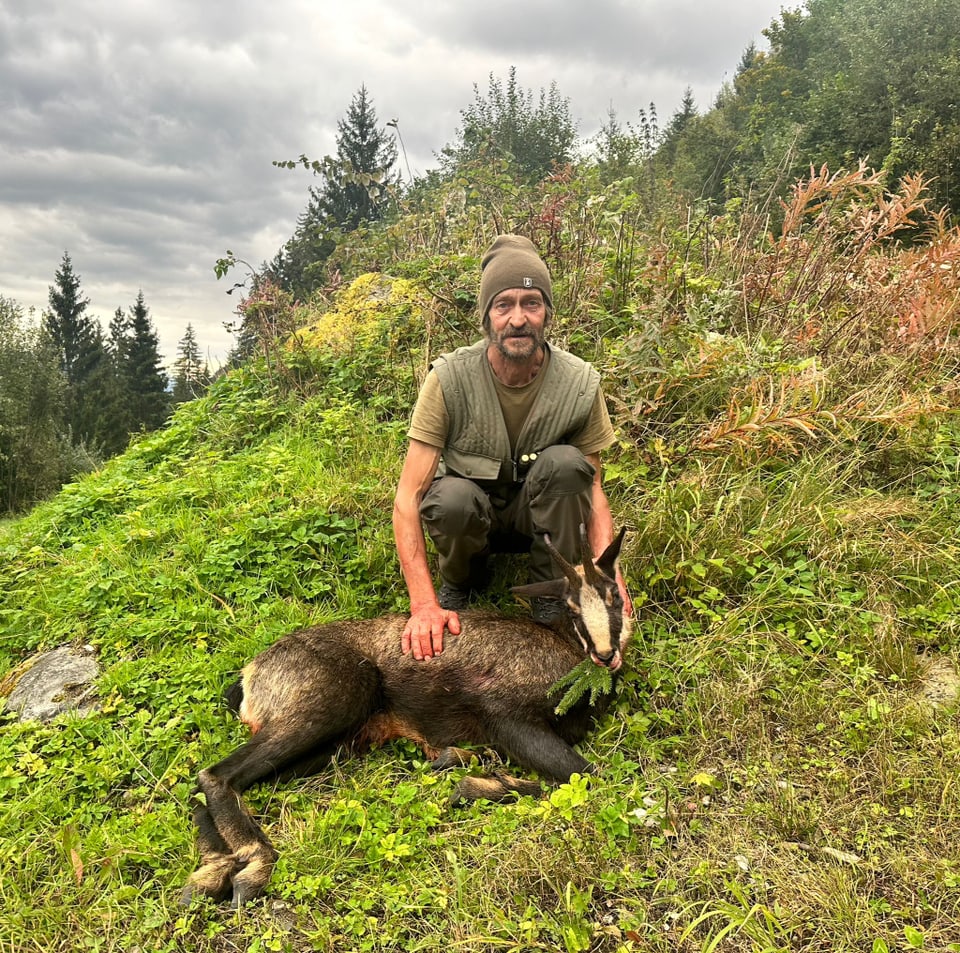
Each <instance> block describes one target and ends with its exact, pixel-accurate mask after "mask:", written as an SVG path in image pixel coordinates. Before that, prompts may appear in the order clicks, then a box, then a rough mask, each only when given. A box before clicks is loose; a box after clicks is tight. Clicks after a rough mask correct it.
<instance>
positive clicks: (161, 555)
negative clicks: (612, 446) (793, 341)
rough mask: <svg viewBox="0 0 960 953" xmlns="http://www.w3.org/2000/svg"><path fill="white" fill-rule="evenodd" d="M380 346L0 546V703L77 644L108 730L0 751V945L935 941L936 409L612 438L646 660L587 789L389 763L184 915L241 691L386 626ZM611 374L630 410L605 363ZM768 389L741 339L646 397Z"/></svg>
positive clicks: (233, 408)
mask: <svg viewBox="0 0 960 953" xmlns="http://www.w3.org/2000/svg"><path fill="white" fill-rule="evenodd" d="M411 320H412V319H411ZM413 323H414V324H415V322H413ZM390 324H391V327H393V326H394V325H395V321H393V319H391V322H390ZM377 326H378V325H376V322H374V324H373V325H371V327H373V328H374V329H375V328H376V327H377ZM377 340H378V339H377V338H376V335H373V337H370V338H365V339H363V340H362V341H361V342H360V343H361V348H360V350H358V351H353V352H350V351H349V350H348V352H347V354H346V356H344V352H343V351H342V350H341V351H339V352H337V354H336V355H335V356H334V357H330V356H329V355H326V356H325V355H323V354H321V355H320V356H319V357H315V358H311V360H312V361H313V364H312V366H311V367H310V368H309V369H305V367H304V365H303V363H302V360H303V356H302V355H300V356H298V358H297V360H298V361H300V362H301V363H299V364H297V373H287V372H286V371H284V370H283V369H282V368H281V366H280V364H279V363H278V358H277V356H276V355H274V356H273V359H272V361H271V363H270V364H269V366H268V365H260V366H259V367H258V368H255V369H250V370H246V371H244V372H241V373H237V374H234V375H232V376H230V377H228V378H226V379H223V380H221V381H219V382H218V383H217V384H216V385H215V387H214V388H213V391H212V393H211V394H210V396H208V397H205V398H203V399H202V400H199V401H197V402H195V403H193V404H191V405H188V406H185V407H184V408H182V409H181V410H180V412H179V413H178V415H177V417H176V418H175V420H174V422H173V423H172V425H171V426H170V427H169V428H168V429H167V430H165V431H164V432H162V433H160V434H156V435H152V436H149V437H146V438H144V439H142V440H140V441H139V442H138V443H137V444H136V445H135V446H134V447H133V448H132V449H131V450H130V451H129V452H128V453H126V454H125V455H124V456H123V457H121V458H119V459H117V460H115V461H112V462H111V463H110V464H108V465H107V466H106V467H105V468H104V469H103V471H102V472H100V473H98V474H95V475H92V476H90V477H88V478H86V479H84V480H83V481H81V482H80V483H78V484H76V485H74V486H71V487H68V488H66V489H65V490H64V491H63V492H62V493H61V494H60V495H59V496H58V497H57V498H56V499H55V500H53V501H52V502H50V503H48V504H46V505H44V506H41V507H39V508H38V509H37V510H35V511H34V512H33V513H32V514H31V515H29V516H28V517H26V518H25V519H23V520H21V521H19V522H17V523H15V524H13V525H8V526H5V527H4V528H3V531H2V535H0V645H2V651H3V654H2V656H0V676H2V675H3V674H4V673H5V672H6V671H7V670H9V669H11V668H13V667H14V666H15V665H16V664H17V663H18V662H19V661H20V660H21V658H23V657H25V656H27V655H28V654H29V653H30V652H31V651H33V650H35V649H38V648H46V647H52V646H55V645H59V644H62V643H64V642H72V641H83V642H90V643H92V644H94V645H95V646H96V647H97V648H98V650H99V653H100V659H101V662H102V664H103V666H104V675H103V678H102V679H101V691H102V694H103V696H104V698H105V706H104V708H103V710H102V711H101V712H100V713H99V714H97V715H95V716H94V717H92V718H88V719H84V720H72V719H69V718H68V719H66V720H64V721H62V722H60V723H58V724H56V725H50V726H38V725H33V724H29V725H20V724H16V723H14V722H13V721H12V720H7V721H6V722H5V723H4V724H3V726H2V733H0V869H2V872H3V874H2V879H0V951H3V953H7V951H18V953H19V951H27V950H44V951H54V950H71V951H73V950H78V949H96V950H125V951H130V950H132V949H135V948H139V949H142V950H162V949H171V950H179V949H191V950H201V951H202V950H211V951H224V950H234V949H249V950H287V949H290V950H301V949H321V950H323V949H330V950H338V951H339V950H353V949H358V950H359V949H423V950H428V949H438V948H448V947H453V948H456V949H463V950H494V949H514V950H534V949H544V950H556V949H566V950H570V951H577V950H620V949H623V950H629V949H637V950H641V949H642V950H663V951H667V950H700V949H732V950H801V949H802V950H822V951H827V950H864V949H873V950H875V951H877V953H880V951H882V950H885V949H889V950H893V949H908V948H926V949H938V950H945V949H960V946H958V945H957V944H958V942H960V935H958V934H957V927H956V924H957V923H958V922H960V856H958V847H957V845H958V843H960V836H958V835H960V812H958V811H957V809H956V803H957V801H956V793H957V792H956V779H957V777H958V769H960V737H958V732H957V722H956V706H955V705H954V706H953V707H952V708H946V709H943V708H935V707H932V706H930V705H929V704H927V703H925V702H924V701H923V700H922V697H921V694H920V687H921V684H922V680H921V673H922V667H923V664H924V655H931V654H937V655H945V656H946V657H947V658H950V657H952V658H954V659H955V658H956V654H957V649H958V625H957V618H958V616H957V607H956V600H957V595H956V593H957V585H958V582H960V571H958V569H957V563H956V554H957V552H958V542H960V540H958V534H957V529H956V526H955V519H954V517H953V513H954V506H955V502H956V499H957V496H958V494H960V480H958V475H957V465H956V464H957V460H958V459H960V435H958V434H957V432H956V430H955V429H952V428H951V426H950V425H949V417H948V416H943V415H940V416H938V415H936V414H933V415H930V416H929V418H927V420H926V423H925V425H924V427H923V428H913V429H912V430H909V431H905V434H906V435H905V436H900V437H896V438H892V437H890V436H889V432H888V431H885V434H886V435H887V436H886V438H885V439H886V442H884V441H879V442H878V444H877V446H874V447H872V448H871V449H870V450H869V452H868V451H867V450H864V449H863V446H862V442H861V443H859V444H856V443H850V442H846V443H845V442H844V440H843V438H842V436H841V437H839V438H837V439H836V440H826V441H821V442H819V443H818V442H817V441H812V442H810V443H809V444H808V445H807V447H806V449H805V450H804V452H802V453H795V454H792V453H787V452H780V453H776V454H768V455H766V456H763V455H761V457H760V458H759V459H757V458H749V459H747V458H743V457H742V455H741V454H739V452H732V451H731V452H729V453H726V452H721V453H716V452H707V449H705V450H704V451H703V452H702V453H695V454H693V453H691V452H690V450H689V447H690V445H691V443H690V439H689V438H690V434H689V433H687V432H686V431H684V430H683V426H682V424H683V421H682V420H680V421H679V422H677V421H675V430H676V432H677V433H679V434H681V436H680V437H678V438H677V440H678V441H681V438H682V442H683V445H682V446H681V445H680V444H679V443H678V444H677V445H676V446H673V447H666V448H665V447H664V446H663V441H662V438H659V437H657V436H656V435H654V436H653V437H650V436H649V434H648V435H647V438H644V437H643V435H642V434H641V433H639V432H638V431H637V430H636V429H635V428H634V427H633V424H632V423H631V421H632V420H633V417H632V416H631V415H630V414H628V415H627V416H624V417H621V418H620V424H621V429H622V432H623V434H624V444H623V446H622V447H621V448H620V449H619V450H618V451H617V452H616V453H615V454H613V455H611V458H610V468H609V487H610V493H611V497H612V501H613V505H614V509H615V511H616V513H617V516H618V519H619V520H620V521H623V522H627V523H629V524H631V525H632V526H633V527H634V532H633V534H632V535H631V537H630V538H629V542H628V545H627V551H626V556H625V563H626V570H627V575H628V579H629V582H630V584H631V586H632V588H633V589H634V592H635V595H636V597H637V603H638V627H637V628H638V632H637V638H636V642H635V644H634V647H633V650H632V652H631V655H630V657H629V658H628V662H629V663H630V674H629V676H628V678H627V681H626V684H625V685H624V687H623V691H622V694H621V697H620V699H619V702H618V706H617V710H616V713H615V714H614V715H613V716H611V717H610V718H609V719H608V720H607V721H606V722H605V723H604V724H603V725H602V726H601V728H600V729H599V730H598V731H597V732H596V734H595V735H594V736H593V737H592V738H591V739H590V740H589V742H588V743H587V745H586V746H585V748H586V751H587V754H588V757H591V758H592V759H593V760H595V761H596V763H597V764H598V765H600V766H601V768H602V770H601V772H600V775H599V777H597V778H595V779H591V780H590V781H589V782H587V781H575V782H574V783H571V784H570V785H566V786H564V787H562V788H560V789H558V790H556V791H554V792H553V793H552V794H550V795H549V796H548V797H546V798H545V799H543V800H541V801H536V800H533V799H524V800H522V801H520V802H518V803H517V804H512V805H506V806H499V807H491V806H489V805H475V806H473V807H471V808H469V809H466V810H461V811H455V812H452V811H450V810H448V808H447V807H446V803H445V801H446V797H447V795H448V794H449V792H450V789H451V786H452V783H453V780H454V779H453V778H451V777H445V776H435V775H433V774H431V773H430V772H429V771H428V770H427V768H426V766H425V765H424V763H423V761H422V759H421V758H420V756H419V754H418V753H417V752H415V751H414V750H413V749H412V748H411V747H408V746H406V745H403V744H398V745H394V746H391V747H390V748H389V749H387V750H385V751H381V752H377V753H375V754H374V755H373V756H371V757H370V758H368V759H366V760H365V761H362V762H351V761H345V762H343V763H341V764H339V765H337V766H335V768H334V769H333V770H331V771H330V772H328V773H326V774H325V775H322V776H320V777H319V778H316V779H311V780H308V781H304V782H302V783H296V784H290V785H287V786H284V787H282V788H277V789H269V788H261V789H258V790H256V791H255V792H252V795H251V798H250V803H251V804H252V806H253V807H254V809H255V810H256V811H257V812H258V813H259V814H262V815H263V816H264V820H265V825H266V827H267V829H268V831H269V832H270V834H271V836H272V837H273V839H274V841H275V843H276V844H277V846H278V848H279V849H280V851H281V855H282V856H281V861H280V864H279V867H278V870H277V872H276V875H275V877H274V880H273V881H272V883H271V887H270V890H269V896H268V897H267V898H266V899H265V900H264V901H262V902H258V903H256V904H254V905H252V906H251V907H250V908H249V909H247V910H244V911H242V912H241V913H240V914H237V915H233V914H228V913H225V912H223V911H220V910H217V909H215V908H214V907H212V906H211V905H208V904H199V905H197V906H195V907H194V908H191V909H190V910H189V911H183V910H180V909H178V907H177V906H176V899H177V896H178V894H179V889H180V887H181V885H182V884H183V882H184V880H185V878H186V876H187V875H188V873H189V871H190V870H191V869H192V865H193V862H194V854H193V848H192V831H191V827H190V822H189V817H188V814H187V801H188V794H189V791H190V788H191V785H192V779H193V777H194V775H195V773H196V771H197V769H198V768H199V767H201V766H203V765H205V764H208V763H210V762H212V761H213V760H215V759H216V758H218V757H219V756H221V755H222V754H223V753H224V752H226V751H228V750H229V749H230V748H231V747H232V746H233V745H235V744H236V743H237V742H238V741H239V740H240V739H241V738H242V735H243V733H242V731H241V729H240V728H239V727H238V726H237V725H236V724H235V722H234V721H233V719H232V718H231V717H230V716H229V715H228V714H227V713H226V712H225V711H224V710H223V708H222V706H220V705H219V703H218V701H217V699H218V697H219V694H220V691H221V690H222V688H223V687H224V685H225V684H226V683H227V681H228V679H229V678H230V677H231V675H232V673H234V672H235V671H236V669H237V668H238V667H239V666H240V665H241V664H242V663H243V662H244V661H245V660H246V659H247V658H249V657H250V655H251V654H252V653H254V652H255V651H257V649H258V648H260V647H262V646H263V645H265V644H267V643H269V642H270V641H271V640H273V639H274V638H276V637H277V636H278V635H280V634H282V633H283V632H285V631H288V630H289V629H291V628H293V627H295V626H297V625H299V624H301V623H303V622H305V621H307V620H308V619H310V620H316V619H323V618H328V617H332V616H333V615H336V614H351V615H358V616H359V615H368V614H376V613H379V612H381V611H386V610H392V609H397V608H402V607H403V605H404V598H405V593H404V591H403V588H402V586H400V585H399V584H398V582H397V569H396V562H395V556H394V554H393V548H392V542H391V536H390V529H389V518H388V517H389V509H390V503H391V497H392V490H393V486H394V484H395V481H396V476H397V473H398V467H399V461H400V458H401V454H402V447H403V429H404V427H403V423H404V415H405V411H406V407H407V406H408V405H409V402H410V400H412V395H413V393H414V385H413V380H412V374H399V375H397V374H394V376H393V377H391V378H390V379H389V380H388V381H387V383H386V384H384V383H383V381H384V380H386V375H383V376H381V377H377V376H376V374H374V372H373V371H372V370H371V368H372V367H376V366H380V367H381V368H383V367H385V366H387V365H386V364H385V363H384V360H385V355H384V353H383V352H381V351H377V352H376V353H371V347H372V344H373V343H376V341H377ZM712 340H714V339H713V338H709V337H704V338H702V340H701V341H700V345H701V351H700V355H701V357H702V356H703V354H705V353H707V351H708V350H709V347H710V346H711V345H710V343H709V342H710V341H712ZM682 343H683V342H681V344H682ZM420 344H421V345H423V342H422V341H421V342H420ZM687 344H689V342H686V344H683V347H686V346H687ZM408 346H409V342H408ZM424 347H427V346H426V345H424ZM427 349H429V347H427ZM374 350H375V349H374ZM662 350H663V351H664V353H666V352H667V351H669V347H668V346H666V345H665V346H664V347H663V348H662ZM683 353H684V354H686V352H683ZM394 356H395V355H394ZM609 360H610V361H612V362H614V363H613V364H611V366H610V367H608V376H609V374H610V371H611V370H616V369H617V368H620V369H621V370H622V376H617V377H615V378H614V379H615V380H617V382H618V386H617V387H616V392H617V393H618V394H619V395H621V396H622V395H623V394H625V393H626V392H627V391H628V390H629V386H628V379H629V377H630V373H629V372H630V371H631V367H632V365H631V364H630V356H629V354H627V355H626V356H624V355H619V354H615V355H613V356H611V357H609ZM617 361H620V362H622V364H617V363H616V362H617ZM683 362H688V357H687V356H684V357H683V358H682V361H681V363H683ZM295 363H296V362H295ZM387 363H390V362H389V361H388V362H387ZM783 363H784V358H783V357H782V355H780V354H779V353H773V354H771V353H770V349H769V342H768V343H767V344H764V345H763V346H762V347H761V346H760V345H759V344H756V343H753V344H749V345H744V347H743V348H742V349H741V350H740V351H738V352H736V354H734V353H733V352H730V351H727V352H725V357H724V359H723V360H722V361H718V362H715V363H714V364H713V365H712V369H708V370H707V371H704V370H703V368H702V367H701V368H699V369H698V368H693V369H691V368H690V367H689V364H688V363H684V366H683V367H682V368H681V367H679V366H678V367H677V368H675V369H674V370H673V371H672V372H671V373H672V375H673V377H672V382H673V383H672V387H673V391H674V392H676V391H680V390H683V387H684V386H685V382H689V380H697V381H698V384H697V386H696V394H697V400H702V399H705V398H704V397H703V395H704V393H705V392H707V391H709V390H710V388H711V387H715V388H716V389H717V390H718V391H723V392H724V393H726V392H727V391H728V390H729V382H727V381H726V377H727V376H729V374H730V368H731V367H732V366H733V365H734V364H736V366H737V367H740V366H741V365H742V366H743V367H750V368H753V369H754V370H752V371H751V373H754V372H755V369H756V366H757V365H758V364H760V365H762V366H763V368H764V369H765V370H766V371H770V370H771V368H781V365H783ZM798 366H799V365H798ZM781 369H782V368H781ZM307 370H309V373H308V372H307ZM654 423H655V421H654ZM651 426H652V425H651ZM921 430H922V431H923V432H922V435H921V434H920V431H921ZM662 432H663V433H668V432H669V428H667V429H665V430H664V431H662ZM711 433H713V431H711ZM714 438H715V433H714V436H713V437H711V439H714ZM658 440H659V441H660V442H659V443H658ZM880 444H882V446H881V445H880ZM702 446H703V447H705V448H709V443H708V442H704V443H702ZM782 449H783V448H782V447H781V450H782ZM657 454H660V457H659V458H658V456H657ZM678 459H679V460H683V461H685V462H684V463H683V464H682V465H681V466H678V465H675V464H671V465H669V466H668V468H667V470H666V471H664V470H663V463H664V461H667V462H668V463H669V461H670V460H678ZM505 579H506V571H504V572H503V575H502V577H501V580H500V583H501V586H500V589H499V590H498V591H499V594H500V595H501V596H502V595H503V583H504V582H505ZM918 652H919V654H918ZM951 944H952V945H951Z"/></svg>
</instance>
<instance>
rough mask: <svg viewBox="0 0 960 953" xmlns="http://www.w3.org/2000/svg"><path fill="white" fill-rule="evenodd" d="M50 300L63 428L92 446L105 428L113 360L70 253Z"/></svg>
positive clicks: (47, 317) (47, 321)
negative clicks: (107, 379)
mask: <svg viewBox="0 0 960 953" xmlns="http://www.w3.org/2000/svg"><path fill="white" fill-rule="evenodd" d="M48 300H49V302H50V310H49V311H47V312H45V313H44V316H43V326H44V330H45V331H46V333H47V335H48V337H49V339H50V341H51V343H52V346H53V348H54V350H55V352H56V354H57V358H58V361H59V363H60V369H61V371H62V372H63V375H64V378H65V379H66V391H65V403H64V415H63V420H62V426H63V429H64V430H66V431H68V432H69V434H70V440H71V442H72V443H73V444H80V443H86V444H88V445H92V444H93V443H95V441H96V439H97V433H98V431H99V430H100V429H101V420H100V418H101V416H102V414H103V410H104V408H103V403H102V400H101V398H100V395H101V394H102V391H103V387H104V380H105V375H107V374H109V362H108V356H107V351H106V346H105V342H104V340H103V329H102V328H101V327H100V322H99V321H97V320H96V319H94V318H91V317H90V316H89V315H87V313H86V311H87V306H88V305H89V304H90V300H89V298H85V297H84V296H83V294H82V293H81V291H80V276H79V275H78V274H76V272H74V270H73V262H72V261H71V260H70V255H69V254H68V253H67V252H64V253H63V259H62V260H61V262H60V267H59V268H58V269H57V271H56V274H55V275H54V284H53V285H51V286H50V289H49V295H48Z"/></svg>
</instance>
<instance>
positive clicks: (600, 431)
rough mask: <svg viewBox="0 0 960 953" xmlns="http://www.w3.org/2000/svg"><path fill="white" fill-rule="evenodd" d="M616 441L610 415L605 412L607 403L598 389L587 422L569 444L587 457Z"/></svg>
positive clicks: (601, 391) (600, 389)
mask: <svg viewBox="0 0 960 953" xmlns="http://www.w3.org/2000/svg"><path fill="white" fill-rule="evenodd" d="M616 439H617V435H616V433H615V431H614V429H613V424H612V423H611V422H610V414H609V413H608V412H607V402H606V401H605V400H604V398H603V390H602V388H600V387H598V388H597V396H596V397H595V398H594V401H593V407H591V408H590V416H589V417H587V422H586V423H585V424H584V425H583V427H582V428H581V430H580V432H579V433H577V434H574V436H573V438H572V439H571V441H570V443H571V444H573V446H575V447H576V448H577V449H578V450H579V451H580V452H581V453H582V454H583V455H584V456H588V455H589V454H591V453H599V452H600V451H601V450H606V449H607V447H609V446H612V445H613V443H614V442H615V441H616Z"/></svg>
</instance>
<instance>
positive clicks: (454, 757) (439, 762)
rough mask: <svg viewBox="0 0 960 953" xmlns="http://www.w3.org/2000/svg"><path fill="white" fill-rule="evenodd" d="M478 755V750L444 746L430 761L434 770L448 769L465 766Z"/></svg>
mask: <svg viewBox="0 0 960 953" xmlns="http://www.w3.org/2000/svg"><path fill="white" fill-rule="evenodd" d="M476 757H477V754H476V752H474V751H467V749H466V748H453V747H450V748H444V749H443V750H442V751H440V752H439V753H438V754H437V755H436V756H435V757H434V759H433V761H431V762H430V767H431V768H432V769H433V770H434V771H446V770H447V769H448V768H465V767H467V766H468V765H469V764H470V762H471V761H472V760H473V759H474V758H476Z"/></svg>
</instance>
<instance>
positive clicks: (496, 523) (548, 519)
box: [420, 445, 595, 587]
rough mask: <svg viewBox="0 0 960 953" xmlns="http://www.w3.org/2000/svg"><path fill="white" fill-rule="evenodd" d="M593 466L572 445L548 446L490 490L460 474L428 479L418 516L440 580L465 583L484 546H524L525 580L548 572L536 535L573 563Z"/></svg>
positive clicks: (554, 571) (586, 515) (553, 574)
mask: <svg viewBox="0 0 960 953" xmlns="http://www.w3.org/2000/svg"><path fill="white" fill-rule="evenodd" d="M594 473H595V471H594V468H593V466H592V465H591V464H590V463H589V461H588V460H587V459H586V457H584V455H583V454H582V453H580V451H579V450H577V449H576V448H575V447H570V446H566V445H560V446H554V447H547V449H545V450H544V451H542V452H541V453H540V454H538V456H537V459H536V461H535V462H534V463H533V464H532V465H531V467H530V469H529V470H528V471H527V473H526V474H525V478H524V479H523V480H522V481H521V482H518V483H514V484H510V485H509V486H507V487H503V486H497V488H496V490H495V491H494V494H493V495H490V494H488V493H487V492H485V491H484V489H483V488H482V487H480V486H479V485H478V484H477V483H475V482H474V481H473V480H468V479H466V478H465V477H457V476H442V477H438V478H437V479H436V480H434V481H433V483H432V485H431V486H430V489H429V490H427V492H426V494H425V495H424V498H423V501H422V503H421V504H420V518H421V519H422V520H423V524H424V526H425V527H426V529H427V532H428V533H429V534H430V538H431V539H432V540H433V542H434V545H435V546H436V547H437V552H438V554H439V557H440V574H441V575H442V576H443V579H444V581H445V582H447V583H450V584H451V585H454V586H459V587H466V586H467V585H469V583H470V581H471V570H472V569H473V568H474V567H475V566H476V558H477V557H478V556H484V555H486V554H487V553H491V552H529V553H530V570H529V579H528V581H529V582H540V581H543V580H547V579H555V578H558V577H559V576H562V575H563V573H562V572H560V571H559V569H558V568H557V567H556V566H554V564H553V559H552V557H551V556H550V553H549V552H548V551H547V549H546V547H545V546H544V543H543V534H544V533H549V534H550V541H551V542H552V543H553V545H554V546H555V547H556V548H557V550H558V551H559V552H560V554H561V555H562V556H563V557H564V558H565V559H567V560H568V561H569V562H571V563H573V564H574V565H578V564H579V563H580V524H581V523H583V524H584V525H586V524H587V522H588V521H589V519H590V508H591V485H592V483H593V477H594Z"/></svg>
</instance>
